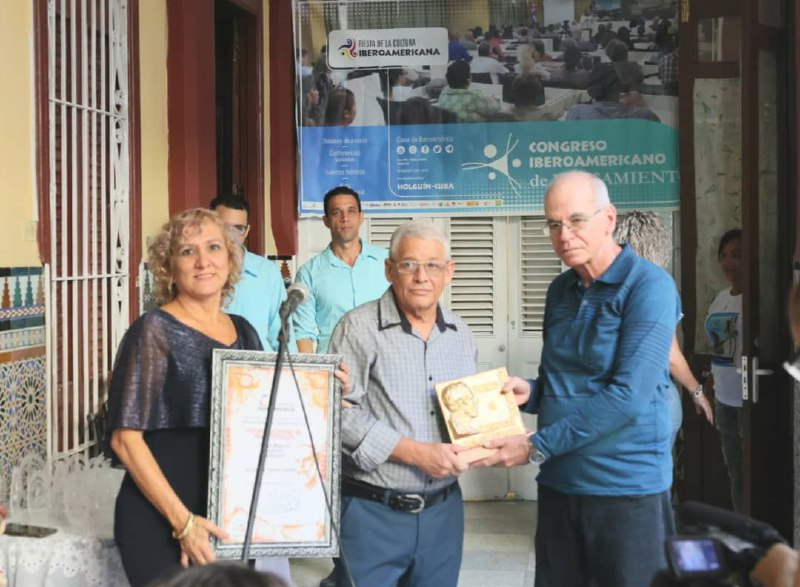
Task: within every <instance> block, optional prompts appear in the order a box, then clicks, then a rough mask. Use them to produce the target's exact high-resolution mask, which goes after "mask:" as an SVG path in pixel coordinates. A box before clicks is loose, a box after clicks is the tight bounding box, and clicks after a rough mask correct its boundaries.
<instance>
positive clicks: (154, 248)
mask: <svg viewBox="0 0 800 587" xmlns="http://www.w3.org/2000/svg"><path fill="white" fill-rule="evenodd" d="M206 222H210V223H212V224H214V225H216V226H217V228H219V230H220V232H221V233H222V236H223V238H224V240H225V248H226V249H227V250H228V258H229V260H230V265H231V267H230V271H229V272H228V279H227V280H226V281H225V285H223V286H222V305H223V306H224V305H227V304H228V302H229V301H230V299H231V297H232V296H233V290H234V287H235V286H236V282H238V281H239V276H240V274H241V271H242V258H243V256H244V253H243V250H242V247H241V246H240V245H239V244H238V243H237V242H236V240H234V238H233V233H232V232H231V229H229V228H228V226H227V225H226V224H225V223H224V222H223V221H222V220H221V219H220V217H219V216H217V213H216V212H213V211H211V210H207V209H206V208H190V209H189V210H185V211H183V212H179V213H178V214H175V215H174V216H173V217H172V218H170V219H169V222H167V223H166V224H165V225H164V226H162V227H161V231H160V232H159V233H158V234H157V235H156V236H155V237H153V239H152V241H151V242H150V244H149V246H148V247H147V253H148V259H147V265H148V268H149V269H150V272H151V273H152V274H153V291H154V294H155V297H156V300H157V301H158V303H159V304H165V303H167V302H171V301H172V300H174V299H175V297H176V296H177V295H178V289H177V286H176V285H175V279H174V277H175V272H174V266H173V259H174V257H175V255H176V254H177V252H178V249H179V248H180V246H181V245H182V244H183V243H184V237H185V236H186V233H187V231H188V230H192V229H197V228H199V227H200V226H201V225H203V224H204V223H206Z"/></svg>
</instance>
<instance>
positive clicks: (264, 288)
mask: <svg viewBox="0 0 800 587" xmlns="http://www.w3.org/2000/svg"><path fill="white" fill-rule="evenodd" d="M285 299H286V287H285V286H284V284H283V277H281V272H280V271H279V270H278V267H277V266H276V265H275V263H273V262H272V261H270V260H269V259H266V258H265V257H262V256H260V255H256V254H254V253H251V252H250V251H248V250H246V249H245V251H244V259H243V262H242V274H241V277H240V279H239V282H238V283H237V284H236V289H235V290H234V292H233V300H232V301H231V303H230V304H228V306H227V307H226V308H225V311H226V312H227V313H229V314H238V315H239V316H242V317H243V318H245V319H246V320H247V321H248V322H250V324H252V325H253V327H254V328H255V329H256V332H258V338H260V339H261V346H263V347H264V350H265V351H270V350H271V351H276V350H278V333H279V332H280V330H281V323H280V319H279V318H278V311H279V310H280V307H281V302H283V300H285Z"/></svg>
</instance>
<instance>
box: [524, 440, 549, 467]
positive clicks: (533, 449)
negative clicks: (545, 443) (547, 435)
mask: <svg viewBox="0 0 800 587" xmlns="http://www.w3.org/2000/svg"><path fill="white" fill-rule="evenodd" d="M545 459H547V457H546V456H545V455H544V453H543V452H542V451H540V450H539V447H537V446H536V445H535V444H534V443H533V435H531V436H528V462H529V463H531V464H532V465H541V464H542V463H543V462H544V461H545Z"/></svg>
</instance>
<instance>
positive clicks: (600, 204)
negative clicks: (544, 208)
mask: <svg viewBox="0 0 800 587" xmlns="http://www.w3.org/2000/svg"><path fill="white" fill-rule="evenodd" d="M579 177H582V178H584V179H586V180H588V181H589V183H590V184H591V186H592V193H593V194H594V203H595V206H596V207H597V208H605V207H606V206H610V205H611V199H610V198H609V197H608V187H606V184H605V183H604V182H603V180H602V179H600V178H599V177H597V176H596V175H595V174H594V173H589V172H588V171H567V172H566V173H559V174H558V175H557V176H556V178H555V179H554V180H553V183H551V184H550V187H549V188H547V194H545V199H546V198H547V196H549V195H550V190H552V189H553V188H555V187H558V185H559V184H560V183H561V182H564V181H569V180H571V179H577V178H579Z"/></svg>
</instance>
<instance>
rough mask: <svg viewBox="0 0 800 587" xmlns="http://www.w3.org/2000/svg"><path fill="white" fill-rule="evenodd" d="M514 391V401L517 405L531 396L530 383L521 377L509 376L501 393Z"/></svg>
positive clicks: (523, 402)
mask: <svg viewBox="0 0 800 587" xmlns="http://www.w3.org/2000/svg"><path fill="white" fill-rule="evenodd" d="M509 392H513V393H514V401H515V402H517V405H518V406H521V405H523V404H526V403H527V402H528V398H530V396H531V384H530V383H528V382H527V381H525V380H524V379H522V378H521V377H509V378H508V381H506V384H505V385H504V386H503V393H509Z"/></svg>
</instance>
